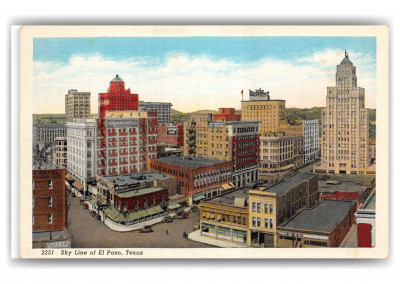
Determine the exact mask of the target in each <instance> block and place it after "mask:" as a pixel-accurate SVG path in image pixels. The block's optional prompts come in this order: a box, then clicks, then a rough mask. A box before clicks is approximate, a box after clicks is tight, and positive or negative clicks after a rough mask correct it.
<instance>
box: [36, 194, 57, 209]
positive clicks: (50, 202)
mask: <svg viewBox="0 0 400 284" xmlns="http://www.w3.org/2000/svg"><path fill="white" fill-rule="evenodd" d="M47 205H48V206H49V207H51V206H53V197H52V196H50V197H48V198H47ZM32 207H35V198H33V197H32Z"/></svg>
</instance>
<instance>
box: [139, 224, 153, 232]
mask: <svg viewBox="0 0 400 284" xmlns="http://www.w3.org/2000/svg"><path fill="white" fill-rule="evenodd" d="M151 232H153V229H152V228H151V226H144V227H143V228H140V229H139V233H151Z"/></svg>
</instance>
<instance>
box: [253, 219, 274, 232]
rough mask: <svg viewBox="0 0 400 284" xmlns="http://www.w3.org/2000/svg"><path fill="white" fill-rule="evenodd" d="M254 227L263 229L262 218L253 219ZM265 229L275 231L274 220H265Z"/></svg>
mask: <svg viewBox="0 0 400 284" xmlns="http://www.w3.org/2000/svg"><path fill="white" fill-rule="evenodd" d="M253 227H261V218H260V217H257V218H256V217H253ZM264 228H265V229H273V228H274V220H273V219H268V218H265V219H264Z"/></svg>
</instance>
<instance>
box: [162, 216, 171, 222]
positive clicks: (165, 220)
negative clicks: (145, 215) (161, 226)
mask: <svg viewBox="0 0 400 284" xmlns="http://www.w3.org/2000/svg"><path fill="white" fill-rule="evenodd" d="M173 221H174V219H173V218H172V217H171V216H165V217H164V218H163V219H162V221H161V222H163V223H171V222H173Z"/></svg>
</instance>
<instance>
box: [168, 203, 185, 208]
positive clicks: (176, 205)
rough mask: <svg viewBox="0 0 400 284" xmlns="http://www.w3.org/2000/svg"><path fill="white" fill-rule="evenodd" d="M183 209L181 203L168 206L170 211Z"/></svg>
mask: <svg viewBox="0 0 400 284" xmlns="http://www.w3.org/2000/svg"><path fill="white" fill-rule="evenodd" d="M180 207H182V206H181V205H180V204H179V203H172V204H169V205H168V209H177V208H180Z"/></svg>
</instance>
